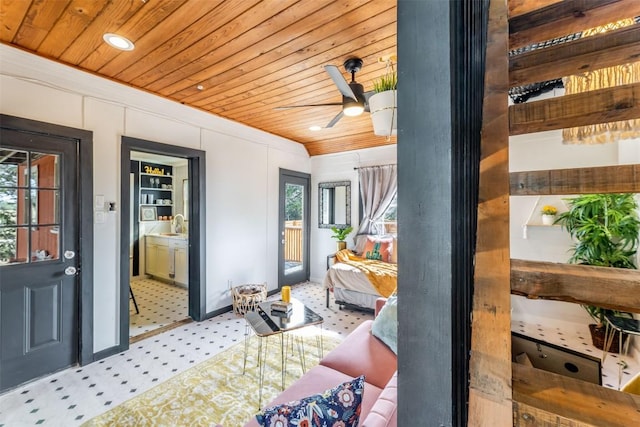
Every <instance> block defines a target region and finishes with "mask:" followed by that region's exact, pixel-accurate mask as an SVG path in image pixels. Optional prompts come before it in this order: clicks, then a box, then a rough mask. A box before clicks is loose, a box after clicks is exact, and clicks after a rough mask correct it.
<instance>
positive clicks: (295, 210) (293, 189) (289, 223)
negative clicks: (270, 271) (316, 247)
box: [284, 183, 305, 275]
mask: <svg viewBox="0 0 640 427" xmlns="http://www.w3.org/2000/svg"><path fill="white" fill-rule="evenodd" d="M304 199H305V198H304V186H303V185H298V184H291V183H286V184H285V206H284V210H285V212H284V215H285V222H284V267H285V268H284V274H285V275H289V274H293V273H296V272H299V271H301V270H302V269H303V265H302V261H303V259H304V253H303V248H304V245H303V243H304V242H303V230H304V224H303V218H304V210H305V206H304Z"/></svg>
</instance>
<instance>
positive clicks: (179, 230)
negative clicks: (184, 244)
mask: <svg viewBox="0 0 640 427" xmlns="http://www.w3.org/2000/svg"><path fill="white" fill-rule="evenodd" d="M178 217H180V218H182V221H181V224H178ZM171 225H172V226H173V229H174V232H175V233H182V229H183V228H184V215H182V214H176V215H175V216H174V217H173V222H172V223H171Z"/></svg>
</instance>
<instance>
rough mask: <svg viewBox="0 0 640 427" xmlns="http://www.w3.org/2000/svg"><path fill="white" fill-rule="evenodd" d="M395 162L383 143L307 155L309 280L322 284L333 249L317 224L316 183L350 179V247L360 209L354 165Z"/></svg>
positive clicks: (393, 151)
mask: <svg viewBox="0 0 640 427" xmlns="http://www.w3.org/2000/svg"><path fill="white" fill-rule="evenodd" d="M396 162H397V156H396V145H395V144H394V145H385V146H382V147H378V148H370V149H366V150H355V151H349V152H346V153H339V154H326V155H323V156H314V157H312V158H311V171H312V172H311V173H312V177H311V208H312V210H311V280H312V281H314V282H318V283H322V280H323V278H324V275H325V272H326V269H327V268H326V263H327V255H329V254H333V253H335V251H336V240H335V239H332V238H331V235H332V234H333V233H332V231H331V230H330V229H328V228H319V227H318V184H319V183H321V182H331V181H351V225H352V226H353V228H354V231H353V232H351V234H350V235H349V237H347V245H348V247H350V248H352V247H353V246H354V244H353V236H355V233H356V230H357V229H358V224H359V217H360V212H359V210H358V200H359V199H360V193H359V191H360V189H359V186H358V171H357V170H355V169H354V168H357V167H362V166H374V165H385V164H393V163H396Z"/></svg>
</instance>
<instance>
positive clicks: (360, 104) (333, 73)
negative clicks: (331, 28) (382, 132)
mask: <svg viewBox="0 0 640 427" xmlns="http://www.w3.org/2000/svg"><path fill="white" fill-rule="evenodd" d="M343 65H344V69H345V70H347V72H348V73H351V83H347V81H346V80H345V79H344V77H343V76H342V73H341V72H340V70H339V69H338V67H336V66H335V65H325V66H324V69H325V71H326V72H327V73H329V76H330V77H331V79H332V80H333V83H335V85H336V86H337V87H338V90H339V91H340V93H341V94H342V102H331V103H328V104H307V105H291V106H286V107H277V108H276V110H287V109H289V108H303V107H325V106H333V105H341V106H342V111H340V112H339V113H338V114H337V115H336V116H335V117H334V118H333V119H331V121H330V122H329V123H328V124H327V125H326V126H325V128H330V127H333V126H334V125H335V124H336V123H338V120H340V119H341V118H342V116H359V115H360V114H362V112H363V111H369V97H370V96H371V95H373V94H374V91H369V92H365V91H364V87H363V86H362V85H361V84H360V83H358V82H356V73H357V72H358V71H360V69H361V68H362V59H360V58H349V59H347V60H346V61H344V64H343Z"/></svg>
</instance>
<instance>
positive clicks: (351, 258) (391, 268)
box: [336, 249, 398, 298]
mask: <svg viewBox="0 0 640 427" xmlns="http://www.w3.org/2000/svg"><path fill="white" fill-rule="evenodd" d="M336 260H337V261H338V262H342V263H345V264H349V265H351V266H353V267H356V268H357V269H359V270H360V271H362V272H363V273H364V274H365V275H366V276H367V279H369V282H371V285H373V287H374V288H376V290H377V291H378V293H379V294H380V295H382V296H383V297H385V298H387V297H389V295H391V294H392V293H393V291H395V290H396V287H397V286H398V265H397V264H391V263H388V262H383V261H378V260H375V259H366V258H361V257H359V256H357V255H356V254H354V253H353V252H351V251H350V250H349V249H343V250H341V251H339V252H337V253H336Z"/></svg>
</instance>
